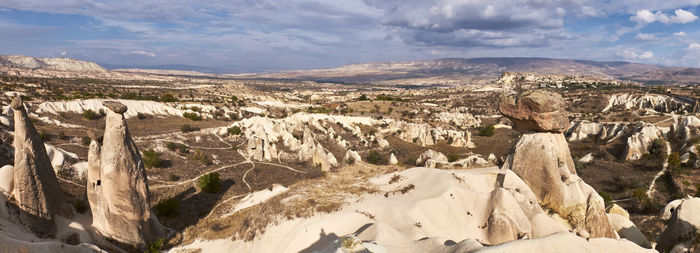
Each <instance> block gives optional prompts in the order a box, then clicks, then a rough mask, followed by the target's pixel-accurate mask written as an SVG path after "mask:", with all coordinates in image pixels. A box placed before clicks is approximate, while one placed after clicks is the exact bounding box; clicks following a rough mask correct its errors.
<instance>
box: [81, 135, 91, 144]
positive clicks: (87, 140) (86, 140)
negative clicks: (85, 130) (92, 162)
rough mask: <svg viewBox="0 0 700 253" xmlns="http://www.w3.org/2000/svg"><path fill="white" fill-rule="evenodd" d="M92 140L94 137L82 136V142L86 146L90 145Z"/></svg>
mask: <svg viewBox="0 0 700 253" xmlns="http://www.w3.org/2000/svg"><path fill="white" fill-rule="evenodd" d="M91 141H92V139H90V137H87V136H83V137H80V143H82V144H83V145H85V146H87V145H90V142H91Z"/></svg>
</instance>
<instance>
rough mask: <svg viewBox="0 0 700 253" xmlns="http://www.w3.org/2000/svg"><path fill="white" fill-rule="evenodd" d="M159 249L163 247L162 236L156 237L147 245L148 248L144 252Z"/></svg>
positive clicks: (149, 252)
mask: <svg viewBox="0 0 700 253" xmlns="http://www.w3.org/2000/svg"><path fill="white" fill-rule="evenodd" d="M161 249H163V238H158V239H156V240H155V241H154V242H152V243H151V244H150V245H148V249H147V250H146V251H145V253H160V250H161Z"/></svg>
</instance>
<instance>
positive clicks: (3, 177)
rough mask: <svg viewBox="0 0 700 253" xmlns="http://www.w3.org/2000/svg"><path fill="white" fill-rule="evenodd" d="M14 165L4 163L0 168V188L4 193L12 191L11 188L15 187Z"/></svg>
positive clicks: (8, 193) (7, 193)
mask: <svg viewBox="0 0 700 253" xmlns="http://www.w3.org/2000/svg"><path fill="white" fill-rule="evenodd" d="M14 173H15V167H14V166H12V165H5V166H2V168H0V190H1V191H3V192H4V193H5V194H6V195H8V196H9V195H10V194H11V193H12V189H13V188H14V187H15V175H14Z"/></svg>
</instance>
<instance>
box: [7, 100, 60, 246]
mask: <svg viewBox="0 0 700 253" xmlns="http://www.w3.org/2000/svg"><path fill="white" fill-rule="evenodd" d="M10 106H11V107H12V109H13V110H14V122H15V137H14V147H15V165H14V169H13V171H14V173H13V176H14V183H13V186H14V187H13V188H12V189H13V190H12V196H13V198H14V200H15V204H16V205H17V207H18V209H19V213H18V218H19V221H20V223H22V224H23V225H24V226H26V227H27V228H29V229H30V230H32V231H33V232H34V233H36V234H37V235H39V236H50V235H53V234H54V233H55V232H56V223H55V220H54V217H55V215H56V214H60V215H63V216H65V217H73V209H72V208H71V207H70V204H69V203H68V201H67V200H66V197H65V195H64V193H63V190H62V189H61V187H60V185H59V184H58V179H57V178H56V174H55V173H54V170H53V168H52V167H51V160H49V156H48V155H47V154H46V149H45V147H44V142H43V141H42V140H41V138H39V134H38V133H37V131H36V129H34V125H32V122H31V121H30V119H29V116H28V115H27V111H26V110H25V109H24V103H23V102H22V99H20V98H19V97H15V98H14V99H13V100H12V104H11V105H10Z"/></svg>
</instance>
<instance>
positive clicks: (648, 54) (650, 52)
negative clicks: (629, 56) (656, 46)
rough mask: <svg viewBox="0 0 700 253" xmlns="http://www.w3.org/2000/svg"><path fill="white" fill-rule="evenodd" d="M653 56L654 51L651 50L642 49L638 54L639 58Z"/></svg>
mask: <svg viewBox="0 0 700 253" xmlns="http://www.w3.org/2000/svg"><path fill="white" fill-rule="evenodd" d="M651 58H654V52H652V51H644V52H643V53H641V54H640V55H639V59H651Z"/></svg>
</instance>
